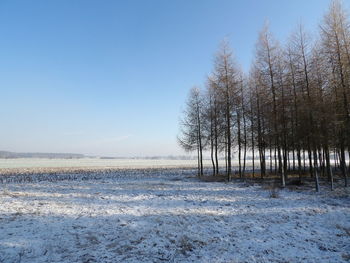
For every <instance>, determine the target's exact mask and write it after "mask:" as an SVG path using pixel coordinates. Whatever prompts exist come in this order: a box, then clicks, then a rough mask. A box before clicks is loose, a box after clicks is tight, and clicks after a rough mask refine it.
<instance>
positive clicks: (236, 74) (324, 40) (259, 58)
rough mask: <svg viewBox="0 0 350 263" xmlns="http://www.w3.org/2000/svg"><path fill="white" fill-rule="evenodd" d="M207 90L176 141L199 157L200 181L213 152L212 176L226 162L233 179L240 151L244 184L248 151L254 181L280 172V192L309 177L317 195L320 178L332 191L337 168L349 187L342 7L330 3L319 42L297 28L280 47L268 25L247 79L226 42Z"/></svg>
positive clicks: (349, 79) (349, 37)
mask: <svg viewBox="0 0 350 263" xmlns="http://www.w3.org/2000/svg"><path fill="white" fill-rule="evenodd" d="M205 87H206V88H205V90H200V89H199V88H193V89H192V90H191V92H190V96H189V99H188V103H187V110H186V112H185V114H184V118H183V120H182V122H181V127H182V128H181V129H182V130H181V135H180V136H179V142H180V144H181V146H182V147H183V148H184V149H186V150H188V151H194V150H195V151H197V153H198V175H203V151H209V152H210V157H211V163H212V172H213V174H214V175H217V174H219V172H220V169H219V159H220V157H223V158H224V160H225V167H224V171H225V174H226V175H227V179H228V180H230V177H231V175H232V173H233V172H232V156H233V152H237V155H238V171H237V172H238V174H239V176H240V177H241V178H244V177H245V175H246V163H247V153H248V152H249V154H250V156H252V160H251V163H252V167H251V168H252V174H253V176H254V175H255V174H257V171H259V174H260V176H261V178H264V177H265V176H267V174H275V175H277V176H278V177H279V178H280V181H281V184H282V186H284V185H285V183H286V180H288V175H291V174H298V175H299V178H300V180H301V179H302V176H303V175H305V174H308V175H309V176H310V177H312V178H314V180H315V187H316V190H317V191H318V190H319V183H318V180H319V176H323V177H326V178H328V180H329V181H330V183H331V186H332V187H333V172H334V169H335V168H338V170H339V171H340V173H341V176H342V177H343V178H344V184H345V186H347V185H348V179H347V178H348V173H349V171H350V167H347V163H346V156H347V155H348V157H349V158H350V102H349V101H350V23H349V16H348V15H347V13H346V12H345V10H344V9H343V8H342V5H341V2H340V1H333V2H332V3H331V5H330V8H329V10H328V12H327V13H326V14H325V15H324V18H323V20H322V23H321V25H320V27H319V34H318V37H317V39H315V40H313V39H311V38H310V36H309V34H308V33H307V32H306V31H305V30H304V28H303V26H302V25H299V26H297V28H296V30H295V31H294V32H293V33H292V34H291V35H290V37H289V39H288V41H287V43H286V44H285V45H284V46H281V45H280V44H279V43H278V41H277V40H276V39H275V38H274V37H273V35H272V33H271V32H270V31H269V28H268V26H265V27H264V28H263V30H262V31H261V32H260V35H259V38H258V41H257V43H256V52H255V58H254V62H253V63H252V65H251V70H250V72H249V74H244V73H243V72H242V70H241V69H240V67H239V66H238V65H237V63H236V61H235V59H234V56H233V53H232V50H231V49H230V47H229V44H228V42H227V41H224V42H223V44H222V45H221V47H220V49H219V51H218V53H217V54H216V56H215V60H214V67H213V71H212V73H211V74H210V75H209V76H208V78H207V81H206V85H205ZM257 156H258V157H257ZM222 168H223V167H222ZM257 168H258V169H257Z"/></svg>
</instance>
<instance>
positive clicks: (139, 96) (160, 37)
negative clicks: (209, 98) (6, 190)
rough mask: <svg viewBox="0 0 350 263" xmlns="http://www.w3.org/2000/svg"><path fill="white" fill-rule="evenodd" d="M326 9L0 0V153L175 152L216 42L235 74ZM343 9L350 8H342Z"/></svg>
mask: <svg viewBox="0 0 350 263" xmlns="http://www.w3.org/2000/svg"><path fill="white" fill-rule="evenodd" d="M329 3H330V2H329V0H307V1H305V0H293V1H292V0H288V1H287V0H235V1H234V0H174V1H167V0H148V1H143V0H128V1H117V0H115V1H108V0H104V1H97V0H94V1H92V0H53V1H46V0H42V1H39V0H32V1H25V0H23V1H18V0H0V36H1V38H0V123H1V126H0V150H7V151H15V152H64V153H67V152H70V153H83V154H88V155H103V156H124V157H132V156H159V155H163V156H164V155H181V154H184V152H183V151H182V150H181V149H180V147H179V146H178V144H177V139H176V138H177V135H178V134H179V119H180V117H181V114H182V112H183V110H184V106H185V101H186V97H187V95H188V92H189V89H190V88H191V87H192V86H194V85H197V86H202V87H203V85H204V83H205V78H206V76H207V74H209V73H210V71H211V70H212V64H213V58H214V55H215V53H216V52H217V50H218V47H219V46H220V42H221V41H222V40H223V39H225V38H226V39H228V40H229V41H230V43H231V46H232V49H233V51H234V54H235V57H236V59H237V61H238V63H239V64H240V65H241V66H242V68H243V69H244V70H245V71H248V70H249V65H250V63H251V61H252V59H253V56H254V48H255V43H256V40H257V37H258V33H259V31H260V30H261V29H262V27H263V25H264V23H265V21H267V20H268V21H269V25H270V29H271V31H272V32H273V34H274V35H275V37H276V38H277V39H278V40H279V41H280V42H281V43H282V44H283V43H284V42H285V40H286V39H287V38H288V36H289V35H290V33H291V32H292V31H293V30H295V28H296V26H297V25H298V23H300V22H302V23H303V24H304V25H305V28H306V29H307V30H309V31H310V32H315V33H316V32H317V30H318V25H319V23H320V22H321V20H322V16H323V14H324V13H325V12H326V10H327V8H328V6H329ZM344 4H345V6H346V7H347V8H350V1H344Z"/></svg>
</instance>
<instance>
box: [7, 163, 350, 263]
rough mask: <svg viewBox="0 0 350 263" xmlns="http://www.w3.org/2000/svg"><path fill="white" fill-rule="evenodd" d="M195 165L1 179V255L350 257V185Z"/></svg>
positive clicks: (24, 258) (49, 258) (22, 258)
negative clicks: (234, 176)
mask: <svg viewBox="0 0 350 263" xmlns="http://www.w3.org/2000/svg"><path fill="white" fill-rule="evenodd" d="M190 174H191V172H190V171H182V170H181V171H178V170H176V169H175V170H164V171H163V172H161V171H159V170H155V171H154V172H147V173H142V172H138V173H136V172H124V173H120V174H116V175H115V176H113V177H109V178H105V179H99V180H95V179H94V180H82V179H75V180H74V181H73V180H63V181H57V182H47V181H42V182H36V183H8V184H2V185H0V204H1V205H0V262H6V263H7V262H31V263H32V262H317V263H319V262H348V261H349V260H350V198H349V190H348V189H347V190H344V188H339V189H338V190H336V191H334V192H332V193H329V192H327V191H326V189H325V188H323V189H322V192H321V193H320V194H316V193H315V192H313V191H303V192H297V191H291V190H288V189H285V190H281V191H280V192H279V197H278V198H271V197H270V194H269V191H268V190H264V189H263V188H262V187H261V186H259V185H247V184H244V183H217V182H210V183H209V182H200V181H198V180H197V179H196V178H193V177H189V175H190ZM33 176H35V175H33ZM93 178H95V177H93ZM85 179H86V178H85ZM33 181H35V180H33Z"/></svg>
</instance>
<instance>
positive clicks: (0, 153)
mask: <svg viewBox="0 0 350 263" xmlns="http://www.w3.org/2000/svg"><path fill="white" fill-rule="evenodd" d="M0 158H1V159H13V158H50V159H55V158H59V159H78V158H85V155H83V154H77V153H16V152H7V151H0Z"/></svg>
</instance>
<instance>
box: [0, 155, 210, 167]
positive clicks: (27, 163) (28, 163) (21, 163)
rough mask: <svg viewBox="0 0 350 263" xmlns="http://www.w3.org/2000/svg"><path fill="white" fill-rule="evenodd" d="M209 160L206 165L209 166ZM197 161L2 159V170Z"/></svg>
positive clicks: (177, 164)
mask: <svg viewBox="0 0 350 263" xmlns="http://www.w3.org/2000/svg"><path fill="white" fill-rule="evenodd" d="M210 163H211V162H210V161H209V160H204V164H206V165H209V164H210ZM196 165H197V161H196V160H151V159H99V158H81V159H46V158H18V159H0V169H1V168H3V169H4V168H6V169H7V168H56V167H57V168H63V167H84V168H89V167H90V168H122V169H128V168H165V167H195V166H196Z"/></svg>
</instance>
